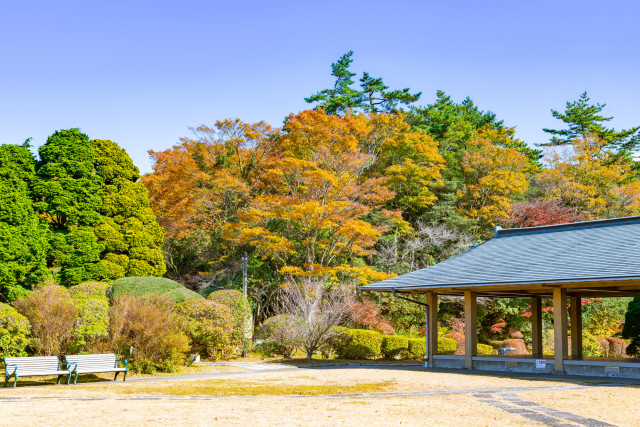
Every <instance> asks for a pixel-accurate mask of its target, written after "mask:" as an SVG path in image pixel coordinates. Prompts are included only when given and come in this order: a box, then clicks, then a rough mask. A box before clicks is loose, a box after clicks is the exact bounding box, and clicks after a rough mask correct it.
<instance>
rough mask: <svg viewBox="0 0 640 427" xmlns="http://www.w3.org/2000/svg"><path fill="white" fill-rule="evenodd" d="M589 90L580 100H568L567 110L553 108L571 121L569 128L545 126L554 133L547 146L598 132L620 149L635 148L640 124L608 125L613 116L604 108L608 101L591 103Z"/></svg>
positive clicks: (611, 144)
mask: <svg viewBox="0 0 640 427" xmlns="http://www.w3.org/2000/svg"><path fill="white" fill-rule="evenodd" d="M589 101H590V98H589V96H588V95H587V92H583V93H582V94H581V95H580V98H579V99H578V100H577V101H573V102H567V105H566V107H565V111H564V113H561V112H559V111H557V110H551V115H553V117H555V118H556V119H559V120H562V121H563V122H564V123H566V124H567V125H568V128H567V129H546V128H545V129H542V130H543V131H545V132H547V133H549V134H551V135H553V136H552V137H551V140H550V141H549V142H548V143H546V144H541V145H543V146H554V145H567V144H571V143H572V142H573V141H574V140H575V139H578V138H585V137H587V136H588V135H593V136H597V137H598V138H599V139H600V140H602V141H606V143H607V146H610V147H611V148H614V149H616V150H617V151H624V152H626V151H633V150H635V149H636V148H637V147H638V144H640V134H638V130H640V126H636V127H633V128H631V129H623V130H621V131H616V130H615V129H613V128H611V129H609V128H607V127H605V123H606V122H608V121H610V120H611V119H613V117H605V116H602V115H600V112H602V110H603V109H604V107H605V106H606V105H607V104H599V103H596V104H590V103H589Z"/></svg>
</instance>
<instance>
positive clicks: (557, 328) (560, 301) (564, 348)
mask: <svg viewBox="0 0 640 427" xmlns="http://www.w3.org/2000/svg"><path fill="white" fill-rule="evenodd" d="M568 357H569V343H568V338H567V289H566V288H553V358H554V362H555V363H554V369H555V371H556V372H557V373H563V372H564V361H565V359H567V358H568Z"/></svg>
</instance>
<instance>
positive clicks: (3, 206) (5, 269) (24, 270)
mask: <svg viewBox="0 0 640 427" xmlns="http://www.w3.org/2000/svg"><path fill="white" fill-rule="evenodd" d="M34 175H35V161H34V159H33V155H32V154H31V152H30V151H29V144H28V142H27V143H25V144H24V145H21V146H20V145H0V300H4V301H12V300H14V299H16V298H17V297H19V296H20V295H22V294H23V293H24V292H25V290H26V289H30V288H32V287H33V286H34V285H35V284H36V283H38V282H39V281H40V280H41V279H42V278H43V277H44V276H45V274H46V272H47V269H46V267H47V265H46V250H47V239H46V236H47V230H46V228H45V227H44V226H43V224H41V223H40V220H39V219H38V216H37V214H36V212H35V211H34V210H33V204H32V201H31V194H30V185H31V183H32V181H33V179H34Z"/></svg>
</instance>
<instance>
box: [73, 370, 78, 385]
mask: <svg viewBox="0 0 640 427" xmlns="http://www.w3.org/2000/svg"><path fill="white" fill-rule="evenodd" d="M77 383H78V373H77V372H76V377H75V378H74V379H73V384H77Z"/></svg>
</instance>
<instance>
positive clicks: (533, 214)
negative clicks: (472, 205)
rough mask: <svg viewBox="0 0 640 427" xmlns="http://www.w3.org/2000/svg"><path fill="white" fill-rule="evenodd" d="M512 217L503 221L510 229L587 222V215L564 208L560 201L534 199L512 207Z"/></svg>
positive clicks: (514, 204)
mask: <svg viewBox="0 0 640 427" xmlns="http://www.w3.org/2000/svg"><path fill="white" fill-rule="evenodd" d="M511 208H512V211H511V216H510V217H509V218H506V219H504V220H503V221H502V223H503V226H506V227H509V228H518V227H536V226H539V225H551V224H564V223H567V222H576V221H584V220H587V219H588V218H587V216H586V215H585V214H578V213H576V212H575V210H574V209H571V208H569V207H567V206H564V205H563V204H562V202H561V201H560V200H557V199H556V200H544V199H534V200H530V201H525V202H517V203H513V204H512V205H511Z"/></svg>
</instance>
